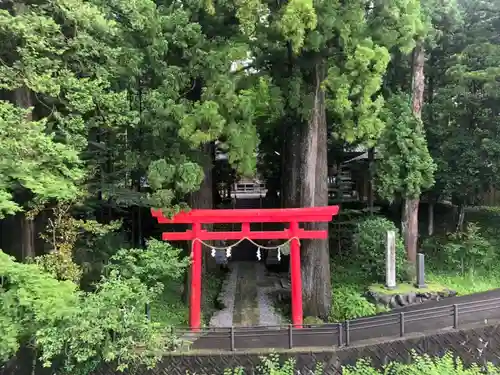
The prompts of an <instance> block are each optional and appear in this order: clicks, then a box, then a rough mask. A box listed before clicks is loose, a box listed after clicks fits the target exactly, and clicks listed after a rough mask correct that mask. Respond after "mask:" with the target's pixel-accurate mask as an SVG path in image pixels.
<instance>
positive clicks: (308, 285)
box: [299, 62, 332, 319]
mask: <svg viewBox="0 0 500 375" xmlns="http://www.w3.org/2000/svg"><path fill="white" fill-rule="evenodd" d="M314 73H315V75H314V87H315V92H314V106H313V109H312V112H311V116H310V119H309V121H308V122H307V124H305V126H304V129H303V132H302V137H301V139H302V147H301V149H300V151H301V158H300V160H301V165H300V166H301V168H300V180H299V181H300V185H301V186H300V206H301V207H314V206H326V205H328V185H327V180H328V163H327V127H326V110H325V94H324V92H323V90H322V89H321V83H322V82H323V80H324V78H325V74H326V72H325V67H324V65H323V64H322V63H321V62H317V63H316V66H315V72H314ZM310 227H313V228H314V229H328V224H312V225H311V226H310ZM301 254H302V283H303V298H304V300H303V303H304V315H305V316H317V317H320V318H323V319H326V318H327V317H328V314H329V312H330V306H331V300H332V296H331V289H332V286H331V281H330V259H329V248H328V241H325V240H312V241H302V252H301Z"/></svg>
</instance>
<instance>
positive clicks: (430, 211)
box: [427, 199, 434, 236]
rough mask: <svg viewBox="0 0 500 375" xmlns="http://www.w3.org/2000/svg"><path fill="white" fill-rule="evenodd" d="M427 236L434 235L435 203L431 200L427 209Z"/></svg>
mask: <svg viewBox="0 0 500 375" xmlns="http://www.w3.org/2000/svg"><path fill="white" fill-rule="evenodd" d="M427 234H428V235H429V236H432V235H433V234H434V201H433V200H431V199H429V206H428V207H427Z"/></svg>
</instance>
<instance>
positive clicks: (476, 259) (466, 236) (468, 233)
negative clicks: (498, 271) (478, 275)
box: [422, 223, 497, 275]
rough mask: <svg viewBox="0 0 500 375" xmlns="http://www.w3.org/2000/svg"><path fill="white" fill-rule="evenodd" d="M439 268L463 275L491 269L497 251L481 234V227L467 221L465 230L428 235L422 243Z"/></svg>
mask: <svg viewBox="0 0 500 375" xmlns="http://www.w3.org/2000/svg"><path fill="white" fill-rule="evenodd" d="M422 247H423V249H424V251H425V252H426V253H428V254H429V256H430V257H431V259H434V260H435V261H436V262H437V263H438V264H439V268H441V269H445V270H449V271H455V272H456V271H458V272H460V273H461V274H463V275H465V274H466V273H468V272H471V271H473V270H475V269H483V270H485V269H491V268H492V267H493V265H494V264H495V260H496V257H497V253H496V251H495V248H494V246H493V245H492V244H491V243H490V242H489V241H488V240H487V239H486V238H485V237H484V236H483V235H482V234H481V228H480V227H479V226H478V225H476V224H475V223H468V224H467V227H466V229H465V231H463V232H454V233H449V234H447V235H446V237H444V238H443V237H430V238H428V239H426V240H425V241H424V243H423V245H422Z"/></svg>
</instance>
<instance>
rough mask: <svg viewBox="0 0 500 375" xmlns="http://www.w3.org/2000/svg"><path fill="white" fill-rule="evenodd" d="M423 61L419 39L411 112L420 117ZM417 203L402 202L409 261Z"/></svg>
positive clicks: (414, 256)
mask: <svg viewBox="0 0 500 375" xmlns="http://www.w3.org/2000/svg"><path fill="white" fill-rule="evenodd" d="M424 63H425V50H424V46H423V43H422V41H419V42H417V46H416V47H415V49H414V50H413V64H412V73H413V74H412V77H413V83H412V109H413V114H414V115H415V116H416V117H418V118H422V105H423V101H424V87H425V76H424ZM419 203H420V197H412V198H407V199H405V202H403V206H404V209H403V218H402V228H403V237H404V241H405V247H406V254H407V257H408V261H409V262H410V263H415V261H416V259H417V241H418V206H419Z"/></svg>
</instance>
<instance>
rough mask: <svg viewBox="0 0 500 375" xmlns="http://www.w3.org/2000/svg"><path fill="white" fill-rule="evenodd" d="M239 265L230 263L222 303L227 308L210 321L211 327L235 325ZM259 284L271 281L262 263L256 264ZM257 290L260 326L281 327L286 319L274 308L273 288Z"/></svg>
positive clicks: (222, 293) (222, 291) (222, 292)
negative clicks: (270, 295) (271, 292)
mask: <svg viewBox="0 0 500 375" xmlns="http://www.w3.org/2000/svg"><path fill="white" fill-rule="evenodd" d="M239 266H240V265H239V264H238V263H237V262H230V263H229V268H230V271H229V273H228V275H227V277H226V279H225V280H224V283H223V285H222V290H221V294H220V296H219V299H220V301H221V302H222V304H223V305H224V306H225V308H224V309H222V310H220V311H218V312H216V313H215V314H214V316H212V318H211V319H210V327H231V326H232V325H233V314H234V307H235V297H236V295H235V293H236V290H237V282H238V271H239ZM255 272H256V280H258V283H257V284H264V285H265V284H266V281H270V280H266V279H269V277H268V276H266V270H265V266H264V264H262V263H258V264H255ZM257 284H256V285H255V287H256V288H257V302H258V307H259V325H261V326H279V325H281V324H282V323H283V322H284V318H283V317H282V316H281V314H280V313H279V312H277V311H276V309H275V308H274V306H273V301H272V299H271V298H270V297H269V295H268V293H269V292H270V291H272V290H273V289H275V288H273V287H271V288H269V287H259V286H258V285H257Z"/></svg>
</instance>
